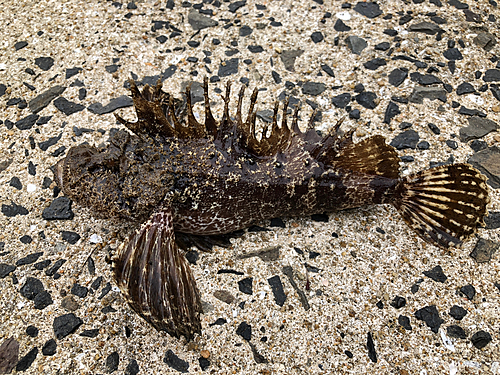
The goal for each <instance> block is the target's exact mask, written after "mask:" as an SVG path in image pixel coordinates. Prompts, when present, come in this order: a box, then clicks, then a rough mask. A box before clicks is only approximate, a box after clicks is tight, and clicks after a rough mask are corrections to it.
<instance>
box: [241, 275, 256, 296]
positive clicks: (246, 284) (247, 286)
mask: <svg viewBox="0 0 500 375" xmlns="http://www.w3.org/2000/svg"><path fill="white" fill-rule="evenodd" d="M238 288H239V290H240V292H242V293H245V294H250V295H252V294H253V277H247V278H246V279H242V280H240V281H238Z"/></svg>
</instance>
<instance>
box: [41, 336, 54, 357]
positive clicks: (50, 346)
mask: <svg viewBox="0 0 500 375" xmlns="http://www.w3.org/2000/svg"><path fill="white" fill-rule="evenodd" d="M56 351H57V343H56V340H54V339H50V340H49V341H47V342H46V343H45V344H44V345H43V347H42V354H43V355H45V356H51V355H54V354H56Z"/></svg>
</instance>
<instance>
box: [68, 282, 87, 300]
mask: <svg viewBox="0 0 500 375" xmlns="http://www.w3.org/2000/svg"><path fill="white" fill-rule="evenodd" d="M88 292H89V289H88V288H87V287H85V286H82V285H80V284H74V285H73V286H72V287H71V294H74V295H75V296H78V297H80V298H85V297H87V294H88Z"/></svg>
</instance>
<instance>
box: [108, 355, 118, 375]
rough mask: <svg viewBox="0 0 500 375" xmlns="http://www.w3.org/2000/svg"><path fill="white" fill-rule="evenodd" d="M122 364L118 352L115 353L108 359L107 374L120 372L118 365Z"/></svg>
mask: <svg viewBox="0 0 500 375" xmlns="http://www.w3.org/2000/svg"><path fill="white" fill-rule="evenodd" d="M119 364H120V356H119V354H118V352H113V353H111V354H110V355H108V357H107V358H106V372H107V373H108V374H112V373H113V372H115V371H116V370H118V365H119Z"/></svg>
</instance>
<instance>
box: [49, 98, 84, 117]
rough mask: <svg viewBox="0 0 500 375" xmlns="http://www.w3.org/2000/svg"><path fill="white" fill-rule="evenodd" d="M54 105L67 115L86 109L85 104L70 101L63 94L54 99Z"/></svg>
mask: <svg viewBox="0 0 500 375" xmlns="http://www.w3.org/2000/svg"><path fill="white" fill-rule="evenodd" d="M54 106H55V107H56V108H57V109H58V110H60V111H61V112H62V113H64V114H65V115H66V116H70V115H72V114H73V113H77V112H80V111H83V110H84V109H85V106H83V105H81V104H78V103H74V102H70V101H69V100H68V99H66V98H63V97H62V96H60V97H59V98H57V99H56V100H54Z"/></svg>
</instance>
